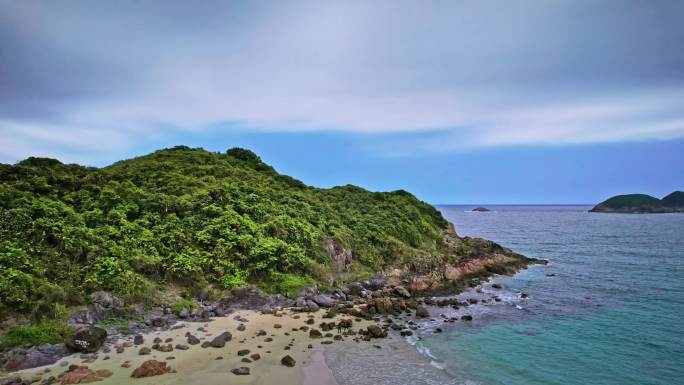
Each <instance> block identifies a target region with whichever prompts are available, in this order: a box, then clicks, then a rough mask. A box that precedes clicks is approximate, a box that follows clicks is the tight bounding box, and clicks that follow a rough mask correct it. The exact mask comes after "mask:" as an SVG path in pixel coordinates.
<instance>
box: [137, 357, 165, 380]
mask: <svg viewBox="0 0 684 385" xmlns="http://www.w3.org/2000/svg"><path fill="white" fill-rule="evenodd" d="M166 373H175V371H174V370H173V369H172V368H171V367H170V366H167V365H166V362H163V361H157V360H148V361H145V362H143V363H142V365H140V366H139V367H138V368H136V369H135V370H134V371H133V373H132V374H131V377H133V378H142V377H151V376H159V375H162V374H166Z"/></svg>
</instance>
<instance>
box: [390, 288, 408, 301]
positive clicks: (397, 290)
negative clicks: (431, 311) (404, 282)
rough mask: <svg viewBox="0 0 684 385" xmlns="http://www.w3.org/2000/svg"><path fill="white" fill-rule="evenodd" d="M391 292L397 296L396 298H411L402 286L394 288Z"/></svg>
mask: <svg viewBox="0 0 684 385" xmlns="http://www.w3.org/2000/svg"><path fill="white" fill-rule="evenodd" d="M393 292H394V294H396V295H398V296H400V297H404V298H411V293H409V291H408V290H406V288H405V287H403V286H396V287H395V288H394V289H393Z"/></svg>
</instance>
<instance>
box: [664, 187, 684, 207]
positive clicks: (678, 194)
mask: <svg viewBox="0 0 684 385" xmlns="http://www.w3.org/2000/svg"><path fill="white" fill-rule="evenodd" d="M662 201H663V204H664V205H665V206H668V207H677V208H682V209H684V191H675V192H673V193H672V194H669V195H668V196H666V197H665V198H663V200H662Z"/></svg>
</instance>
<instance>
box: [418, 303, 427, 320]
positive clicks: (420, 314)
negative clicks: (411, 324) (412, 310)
mask: <svg viewBox="0 0 684 385" xmlns="http://www.w3.org/2000/svg"><path fill="white" fill-rule="evenodd" d="M429 316H430V313H429V312H428V310H427V309H426V308H425V307H423V306H416V317H420V318H427V317H429Z"/></svg>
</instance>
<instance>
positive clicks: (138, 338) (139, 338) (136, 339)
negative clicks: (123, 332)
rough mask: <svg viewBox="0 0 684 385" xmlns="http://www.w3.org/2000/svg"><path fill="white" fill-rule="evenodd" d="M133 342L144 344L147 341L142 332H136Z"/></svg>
mask: <svg viewBox="0 0 684 385" xmlns="http://www.w3.org/2000/svg"><path fill="white" fill-rule="evenodd" d="M133 343H134V344H135V345H142V344H143V343H145V339H144V338H143V336H142V334H136V335H135V337H133Z"/></svg>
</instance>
